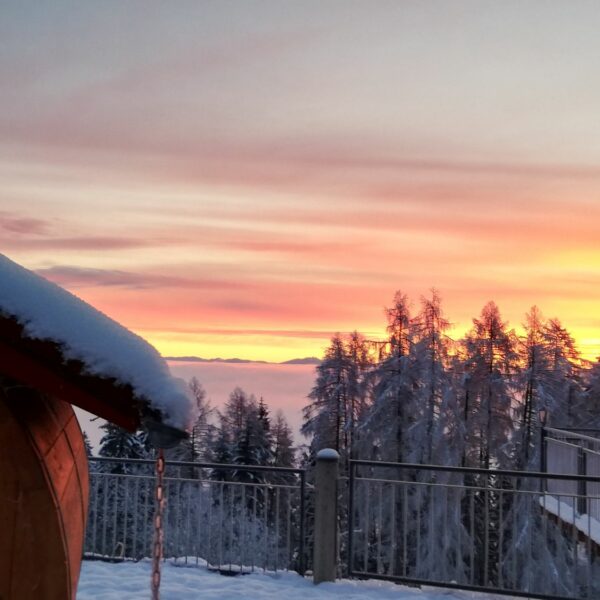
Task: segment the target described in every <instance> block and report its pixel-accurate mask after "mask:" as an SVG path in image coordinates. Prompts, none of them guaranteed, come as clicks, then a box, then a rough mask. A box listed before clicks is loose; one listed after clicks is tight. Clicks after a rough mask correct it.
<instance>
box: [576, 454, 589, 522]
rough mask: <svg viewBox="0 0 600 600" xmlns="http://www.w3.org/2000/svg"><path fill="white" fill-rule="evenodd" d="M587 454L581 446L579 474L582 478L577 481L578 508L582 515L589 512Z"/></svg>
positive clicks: (578, 465)
mask: <svg viewBox="0 0 600 600" xmlns="http://www.w3.org/2000/svg"><path fill="white" fill-rule="evenodd" d="M586 463H587V455H586V452H585V450H584V448H582V447H581V446H579V447H578V448H577V474H578V475H581V479H580V480H579V481H578V482H577V483H578V485H577V496H578V497H577V507H576V510H577V512H578V513H579V514H580V515H584V514H586V513H587V481H586V479H585V476H586V471H587V464H586Z"/></svg>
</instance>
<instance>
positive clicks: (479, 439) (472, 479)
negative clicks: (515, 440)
mask: <svg viewBox="0 0 600 600" xmlns="http://www.w3.org/2000/svg"><path fill="white" fill-rule="evenodd" d="M516 345H517V339H516V335H515V334H514V332H513V331H512V330H510V331H509V330H508V326H507V323H506V322H504V321H503V320H502V318H501V316H500V311H499V310H498V307H497V306H496V304H495V303H494V302H488V304H486V305H485V306H484V308H483V310H482V312H481V316H480V317H479V318H478V319H473V328H472V329H471V331H470V332H469V333H468V334H467V336H466V338H465V339H464V341H463V354H464V372H465V377H464V385H465V394H464V398H465V401H468V407H465V410H464V411H463V414H464V417H465V430H466V432H467V439H466V448H465V452H464V455H463V458H464V462H465V463H466V465H467V466H472V467H480V468H485V469H489V468H498V467H509V466H510V465H511V462H510V461H511V458H512V457H511V453H510V450H511V446H510V440H511V433H512V429H513V421H512V407H513V405H514V377H515V370H516V367H517V353H516ZM465 483H467V485H468V486H471V488H472V489H471V490H470V491H469V492H468V497H467V498H465V501H464V502H463V523H464V525H465V528H466V529H467V530H468V532H469V535H470V537H471V539H472V543H473V544H474V545H475V563H474V570H475V573H474V576H475V580H476V581H479V582H484V581H497V578H498V563H499V556H500V552H499V545H500V536H499V531H500V528H501V526H502V525H501V521H502V520H503V519H502V517H501V515H502V514H503V511H504V514H505V513H506V512H508V511H509V509H510V507H508V506H501V504H502V503H503V502H504V500H505V499H506V498H508V499H509V501H510V499H511V498H512V496H511V494H507V495H504V494H502V493H501V492H498V491H497V488H501V487H503V486H504V485H509V487H510V482H508V483H507V482H503V481H499V480H498V478H496V477H493V476H486V475H469V476H467V477H465Z"/></svg>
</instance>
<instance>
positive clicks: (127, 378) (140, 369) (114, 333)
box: [0, 254, 194, 429]
mask: <svg viewBox="0 0 600 600" xmlns="http://www.w3.org/2000/svg"><path fill="white" fill-rule="evenodd" d="M0 312H1V313H4V314H5V315H8V316H11V317H14V318H15V319H16V320H17V321H18V322H19V323H20V324H21V325H23V326H24V329H25V332H26V334H27V336H28V337H31V338H35V339H41V340H51V341H54V342H56V343H58V344H59V345H60V346H61V349H62V353H63V355H64V357H65V358H66V359H77V360H80V361H81V362H83V363H84V365H85V371H86V373H89V374H91V375H97V376H100V377H109V378H114V379H115V380H117V381H118V382H119V383H122V384H126V385H127V384H129V385H131V387H132V388H133V390H134V393H135V394H136V396H138V397H139V398H141V399H145V400H147V401H148V403H149V404H150V406H151V407H152V408H156V409H158V410H160V411H161V413H162V414H163V420H164V422H165V423H167V424H169V425H172V426H174V427H178V428H180V429H185V428H186V427H187V426H188V424H189V423H190V422H191V421H192V420H193V417H194V415H193V406H194V404H193V402H192V399H191V395H190V393H189V391H188V387H187V385H186V383H185V381H183V380H182V379H176V378H174V377H173V376H172V375H171V372H170V371H169V367H168V365H167V363H166V361H165V360H164V359H163V358H162V357H161V355H160V354H159V353H158V351H157V350H156V349H155V348H154V347H153V346H152V345H150V344H149V343H148V342H146V340H144V339H143V338H141V337H140V336H139V335H136V334H135V333H132V332H131V331H129V330H128V329H126V328H125V327H122V326H121V325H119V324H118V323H117V322H116V321H113V320H112V319H110V318H109V317H107V316H106V315H105V314H103V313H101V312H100V311H98V310H96V309H95V308H94V307H92V306H90V305H89V304H87V303H86V302H84V301H83V300H80V299H79V298H77V297H76V296H74V295H73V294H71V293H70V292H67V291H66V290H65V289H63V288H61V287H59V286H58V285H56V284H54V283H52V282H50V281H48V280H46V279H44V278H42V277H40V276H39V275H36V274H35V273H32V272H31V271H28V270H27V269H25V268H23V267H21V266H20V265H18V264H16V263H15V262H13V261H11V260H10V259H8V258H7V257H6V256H4V255H3V254H0Z"/></svg>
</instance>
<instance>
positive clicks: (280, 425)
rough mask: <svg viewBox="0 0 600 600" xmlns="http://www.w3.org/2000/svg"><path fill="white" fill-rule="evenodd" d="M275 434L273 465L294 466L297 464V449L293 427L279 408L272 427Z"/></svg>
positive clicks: (273, 434)
mask: <svg viewBox="0 0 600 600" xmlns="http://www.w3.org/2000/svg"><path fill="white" fill-rule="evenodd" d="M272 436H273V465H274V466H275V467H294V466H295V464H296V450H295V448H294V438H293V437H292V429H291V427H290V426H289V424H288V422H287V420H286V418H285V417H284V416H283V412H282V411H281V410H278V411H277V413H276V415H275V422H274V423H273V427H272Z"/></svg>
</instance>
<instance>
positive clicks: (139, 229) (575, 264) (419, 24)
mask: <svg viewBox="0 0 600 600" xmlns="http://www.w3.org/2000/svg"><path fill="white" fill-rule="evenodd" d="M599 32H600V4H599V3H598V2H597V1H590V2H584V1H575V0H572V1H569V2H564V1H561V2H552V1H550V0H548V1H538V2H536V1H527V2H524V1H522V0H518V1H508V0H503V1H502V2H498V1H493V2H492V1H490V2H486V1H484V0H475V1H471V2H469V1H460V0H453V1H447V2H443V1H422V2H416V1H415V2H412V1H397V0H394V1H390V2H386V1H384V0H377V1H376V2H372V1H368V0H364V1H361V2H357V1H351V0H340V1H334V0H327V1H326V2H324V1H323V0H318V1H308V0H302V1H296V2H292V1H289V2H287V1H286V2H282V1H281V0H272V1H267V0H264V1H261V2H252V1H250V0H239V1H237V2H233V1H227V0H224V1H217V2H208V1H206V2H202V1H193V2H192V1H191V2H181V1H178V2H168V3H167V2H147V1H144V2H141V1H140V2H133V1H129V2H117V1H114V2H109V1H106V2H104V1H103V2H80V1H79V2H75V1H73V2H63V1H59V0H56V1H54V2H48V3H37V2H28V1H23V0H20V1H19V2H12V3H3V5H2V7H1V8H0V93H1V95H0V98H1V102H0V251H1V252H3V253H5V254H7V255H8V256H9V257H10V258H12V259H13V260H16V261H17V262H19V263H21V264H23V265H24V266H26V267H28V268H31V269H35V270H37V271H38V272H39V273H41V274H42V275H44V276H45V277H48V278H50V279H52V280H54V281H56V282H58V283H59V284H61V285H63V286H65V287H66V288H68V289H69V290H71V291H73V292H74V293H76V294H77V295H79V296H80V297H82V298H83V299H85V300H87V301H89V302H91V303H92V304H94V305H95V306H97V307H98V308H100V309H101V310H103V311H104V312H106V313H107V314H109V315H110V316H112V317H113V318H115V319H117V320H118V321H120V322H121V323H123V324H124V325H126V326H127V327H129V328H131V329H133V330H134V331H136V332H137V333H140V334H141V335H143V336H144V337H146V338H147V339H148V340H149V341H150V342H152V343H154V344H155V345H156V346H157V347H158V349H159V350H160V351H161V352H162V353H163V354H166V355H198V356H203V357H215V356H221V357H233V356H238V357H242V358H250V359H263V360H272V361H279V360H286V359H290V358H294V357H299V356H309V355H320V354H321V353H322V351H323V348H324V347H325V346H326V345H327V342H328V339H329V337H330V336H331V334H332V333H334V332H336V331H342V332H343V331H349V330H352V329H358V330H359V331H362V332H363V333H365V334H367V335H369V336H372V337H381V336H383V334H384V327H385V317H384V314H383V307H384V306H385V305H387V304H390V303H391V301H392V298H393V294H394V292H395V291H396V290H397V289H402V290H403V291H404V292H406V293H407V294H409V296H411V297H412V298H413V300H414V302H415V308H418V299H419V296H420V295H421V294H427V293H428V290H429V289H430V288H431V287H432V286H435V287H436V288H437V289H438V290H439V291H440V293H441V294H442V297H443V299H444V306H445V310H446V313H447V316H448V317H449V319H450V320H451V321H452V322H453V323H454V325H455V326H454V329H453V332H452V335H454V336H457V337H458V336H460V335H461V334H462V333H463V332H464V331H465V329H467V328H468V327H469V326H470V324H471V319H472V317H475V316H477V315H478V313H479V312H480V310H481V308H482V306H483V305H484V304H485V303H486V302H487V301H488V300H490V299H494V300H495V301H496V302H497V303H498V305H499V306H500V309H501V311H502V313H503V315H504V317H505V318H506V319H507V320H509V321H510V323H511V325H512V326H515V327H517V328H519V327H520V323H521V322H522V321H523V318H524V314H525V312H526V311H527V310H528V309H529V307H530V306H531V305H532V304H537V305H538V306H539V307H540V308H541V310H542V312H543V313H544V314H545V315H546V316H548V317H554V316H558V317H559V318H560V319H561V320H562V321H563V324H564V325H565V326H567V327H568V328H569V330H570V331H571V332H572V333H573V334H574V335H575V337H576V339H577V341H578V343H579V345H580V348H581V350H582V352H583V354H584V355H585V356H586V357H587V358H590V359H591V358H594V357H595V356H597V355H598V354H600V35H599ZM0 284H1V282H0Z"/></svg>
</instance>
